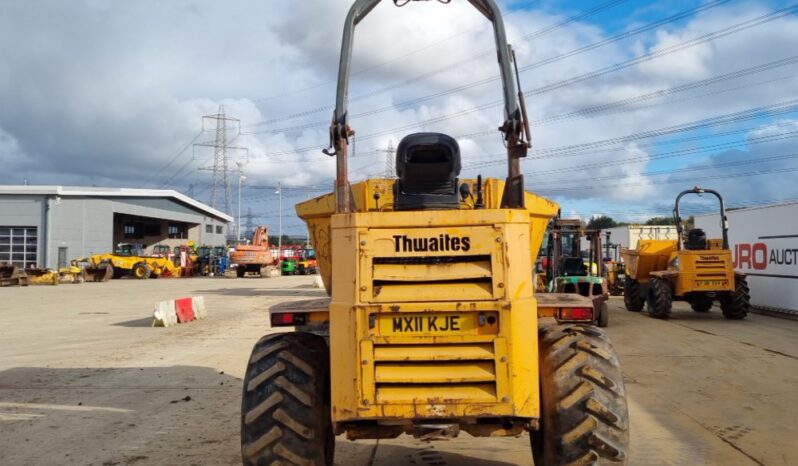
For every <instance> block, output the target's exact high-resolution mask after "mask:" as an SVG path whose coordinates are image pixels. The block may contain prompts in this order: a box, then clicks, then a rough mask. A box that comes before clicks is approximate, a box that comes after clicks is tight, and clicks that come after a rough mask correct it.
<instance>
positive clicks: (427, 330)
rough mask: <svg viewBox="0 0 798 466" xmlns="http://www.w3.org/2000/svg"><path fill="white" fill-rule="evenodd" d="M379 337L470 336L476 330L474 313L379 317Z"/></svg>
mask: <svg viewBox="0 0 798 466" xmlns="http://www.w3.org/2000/svg"><path fill="white" fill-rule="evenodd" d="M378 322H379V330H380V334H381V335H449V334H463V333H466V334H470V333H474V332H475V330H476V329H477V316H476V314H475V313H471V312H469V313H463V314H454V313H443V312H440V313H437V312H436V313H426V314H410V315H407V314H406V315H402V316H396V315H386V316H379V317H378Z"/></svg>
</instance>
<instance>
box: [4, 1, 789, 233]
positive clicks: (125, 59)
mask: <svg viewBox="0 0 798 466" xmlns="http://www.w3.org/2000/svg"><path fill="white" fill-rule="evenodd" d="M500 3H501V4H502V7H503V10H504V12H505V21H506V23H507V29H508V35H509V40H510V42H512V44H513V45H514V47H515V49H516V51H517V54H518V62H519V66H520V67H521V70H522V72H521V79H522V82H523V89H524V91H525V92H526V94H527V103H528V106H529V116H530V120H532V132H533V139H534V149H533V151H532V153H531V154H530V157H529V159H528V160H526V161H524V162H523V164H522V169H523V172H524V173H525V174H526V179H527V188H528V189H529V190H532V191H536V192H538V193H541V194H543V195H545V196H547V197H550V198H553V199H555V200H557V201H558V202H559V203H560V204H561V206H562V208H563V211H564V212H565V213H567V214H574V215H581V216H583V217H589V216H591V215H596V214H608V215H611V216H613V217H615V218H616V219H625V220H639V219H645V218H647V217H649V216H652V215H667V214H669V211H670V209H671V204H672V199H673V198H674V197H675V194H676V193H678V192H679V191H681V190H682V189H686V188H689V187H692V186H694V185H696V184H700V185H702V186H706V187H714V188H716V189H718V190H720V191H721V192H723V193H724V195H725V196H726V198H727V201H728V202H729V203H730V204H731V205H738V206H739V205H754V204H762V203H769V202H775V201H779V200H784V199H793V198H798V183H795V182H793V181H792V180H793V179H794V178H795V175H796V174H798V145H796V136H798V76H796V72H798V16H796V14H798V6H796V4H795V3H790V2H787V1H776V0H760V1H742V0H702V1H695V0H680V1H667V0H666V1H662V0H660V1H650V2H643V1H634V0H614V1H610V0H606V1H602V0H595V1H591V2H585V1H576V0H537V1H529V0H526V1H511V0H504V1H500ZM349 4H350V2H349V1H342V0H335V1H333V0H303V1H301V2H298V1H295V0H260V1H249V0H235V1H229V2H218V1H211V0H207V1H200V0H171V1H168V2H165V1H154V0H153V1H135V2H134V1H126V2H122V1H111V0H102V1H101V0H70V1H69V2H65V1H62V0H51V1H47V0H0V162H2V167H3V169H2V170H1V171H0V183H3V184H22V183H23V182H24V181H25V180H27V182H28V183H30V184H60V185H89V186H91V185H96V186H123V187H145V188H172V189H176V190H179V191H181V192H184V193H193V195H194V196H195V197H196V198H197V199H199V200H202V201H205V202H208V201H209V198H210V194H211V179H212V178H211V172H210V171H207V170H202V169H203V168H208V167H210V166H212V162H213V149H212V148H208V147H204V146H196V147H195V146H194V145H193V143H205V142H209V143H212V142H213V141H214V138H215V136H216V134H215V126H214V121H213V120H208V119H206V120H205V121H204V122H203V118H202V117H203V116H204V115H211V114H216V113H217V112H218V111H219V108H220V106H221V105H223V106H224V111H225V114H226V115H227V116H228V117H230V118H235V119H238V120H240V123H236V122H233V121H231V122H230V123H229V127H228V132H227V135H228V141H229V144H230V145H232V146H237V147H245V148H247V150H246V151H245V150H231V151H230V156H231V157H230V165H231V168H234V169H235V168H236V167H237V165H236V162H238V163H239V164H240V165H241V170H242V172H243V173H244V175H245V176H246V177H247V181H246V182H245V183H244V187H243V190H242V193H241V196H242V207H243V210H244V212H246V211H248V210H250V209H251V211H252V213H253V214H254V215H258V216H260V217H259V218H256V219H254V221H255V222H256V223H264V224H266V225H269V226H270V227H271V229H272V231H276V229H277V209H278V206H277V202H278V198H279V196H277V195H276V194H275V189H274V186H276V185H277V183H278V182H279V183H282V185H283V186H285V189H284V190H283V205H284V208H285V211H286V214H285V217H284V222H283V224H284V232H285V233H290V234H297V233H301V232H302V225H301V223H300V222H299V220H298V219H296V218H295V217H293V215H292V206H293V204H294V203H296V202H297V201H300V200H302V199H305V198H307V197H308V196H315V195H318V194H321V193H322V192H323V191H320V190H325V189H327V188H329V187H330V186H331V184H332V181H331V180H332V176H333V173H334V168H333V167H334V163H333V159H331V158H329V157H327V156H325V155H323V154H322V153H321V152H320V150H321V149H322V148H323V147H324V146H325V145H326V143H327V139H328V136H327V127H328V124H329V120H330V115H331V112H332V104H333V101H334V97H335V96H334V87H335V84H334V79H335V77H336V73H337V62H338V54H339V47H340V35H341V29H342V25H343V20H344V16H345V15H346V11H347V9H348V7H349ZM354 54H355V58H354V61H353V70H354V71H355V72H354V73H353V76H352V83H351V90H350V97H351V100H352V101H351V105H350V115H351V124H352V126H353V127H354V129H355V130H356V132H357V137H356V154H355V156H354V158H353V159H352V160H351V162H350V167H351V170H352V177H353V178H355V179H362V178H364V177H369V176H382V174H383V173H384V172H385V153H384V152H383V151H382V149H385V148H386V147H388V145H389V144H394V145H396V144H398V142H399V140H401V138H402V137H403V136H405V135H406V134H408V133H412V132H416V131H439V132H444V133H448V134H451V135H453V136H455V137H457V139H458V141H459V143H460V146H461V149H462V152H463V159H464V160H463V165H464V169H463V174H462V176H469V177H470V176H475V175H477V174H482V175H484V176H503V175H504V173H505V170H506V169H505V166H504V159H503V153H502V149H503V147H502V144H501V140H500V138H499V136H498V132H497V131H495V129H496V128H497V127H498V125H499V124H500V123H501V120H502V108H501V104H500V102H499V101H500V99H501V86H500V83H499V81H498V79H497V78H498V75H497V71H498V68H497V66H496V62H495V58H494V57H495V55H494V52H493V43H492V36H491V29H490V25H489V23H487V22H486V20H485V19H484V18H483V17H481V16H480V15H479V14H478V13H477V12H476V10H474V9H473V8H472V7H471V6H470V5H469V4H468V3H467V2H466V1H465V0H453V1H452V2H451V3H450V4H449V5H443V4H440V3H438V2H435V1H430V2H411V3H410V4H409V5H407V6H405V7H404V8H401V9H398V8H397V7H396V6H394V5H393V2H392V1H390V0H385V1H383V3H382V4H381V5H380V6H378V7H377V8H376V9H375V10H374V12H373V13H372V14H371V15H370V16H369V17H368V18H367V19H366V20H365V21H364V22H363V23H362V24H361V26H360V27H359V28H358V30H357V34H356V37H355V51H354ZM231 180H232V181H231V184H232V185H233V210H234V213H235V211H236V210H237V205H236V199H237V194H238V193H237V174H233V175H231ZM223 198H224V196H223V195H221V194H220V195H219V199H220V200H221V201H222V202H220V203H219V205H218V206H219V207H221V208H222V209H224V203H223ZM694 208H695V209H696V211H698V210H700V209H702V207H701V206H700V205H696V206H695V207H694Z"/></svg>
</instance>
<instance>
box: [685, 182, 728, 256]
mask: <svg viewBox="0 0 798 466" xmlns="http://www.w3.org/2000/svg"><path fill="white" fill-rule="evenodd" d="M704 193H709V194H712V195H714V196H715V197H717V198H718V202H720V228H721V231H722V232H723V249H729V221H728V219H727V218H726V207H725V206H724V204H723V197H722V196H721V195H720V193H719V192H717V191H715V190H714V189H705V188H699V187H698V186H696V187H695V188H693V189H687V190H684V191H682V192H680V193H679V195H678V196H676V206H675V207H674V208H673V217H674V219H675V220H676V233H677V235H678V240H677V241H676V244H677V245H678V248H679V249H682V247H683V245H682V240H683V239H682V233H683V232H684V228H683V227H682V214H681V213H680V211H679V204H680V202H681V200H682V198H683V197H684V196H686V195H687V194H698V195H699V196H700V195H701V194H704Z"/></svg>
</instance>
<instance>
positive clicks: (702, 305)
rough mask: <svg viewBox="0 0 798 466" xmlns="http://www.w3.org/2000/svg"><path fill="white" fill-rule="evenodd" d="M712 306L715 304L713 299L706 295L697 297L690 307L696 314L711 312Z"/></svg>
mask: <svg viewBox="0 0 798 466" xmlns="http://www.w3.org/2000/svg"><path fill="white" fill-rule="evenodd" d="M712 304H714V301H713V299H712V298H710V297H709V296H705V295H699V296H695V297H693V298H692V300H691V301H690V307H692V308H693V310H694V311H695V312H709V310H710V309H712Z"/></svg>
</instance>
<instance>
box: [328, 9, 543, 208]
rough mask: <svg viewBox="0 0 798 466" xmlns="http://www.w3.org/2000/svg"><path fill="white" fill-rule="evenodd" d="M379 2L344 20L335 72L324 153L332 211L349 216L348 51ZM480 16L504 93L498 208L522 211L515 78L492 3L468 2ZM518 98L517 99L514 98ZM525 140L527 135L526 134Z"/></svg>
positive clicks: (522, 149)
mask: <svg viewBox="0 0 798 466" xmlns="http://www.w3.org/2000/svg"><path fill="white" fill-rule="evenodd" d="M381 1H382V0H356V1H355V3H354V4H353V5H352V8H350V10H349V14H348V15H347V16H346V22H345V24H344V33H343V40H342V44H341V59H340V63H339V68H338V88H337V95H336V100H335V111H334V112H333V119H332V124H331V125H330V148H329V149H326V150H324V153H325V154H327V155H330V156H336V159H337V160H336V181H335V195H336V211H337V212H339V213H340V212H349V211H350V210H351V208H352V205H351V202H352V200H351V194H350V188H349V180H348V173H347V154H348V145H349V137H350V136H353V135H354V131H353V130H352V128H350V127H349V121H348V101H349V76H350V73H351V65H352V48H353V44H354V31H355V26H357V25H358V24H360V22H361V21H363V19H364V18H365V17H366V16H367V15H368V14H369V13H371V11H372V10H373V9H374V8H375V7H376V6H377V5H378V4H379V3H380V2H381ZM468 2H469V3H470V4H471V5H473V6H474V7H475V8H476V9H477V10H478V11H479V12H480V13H482V14H483V15H484V16H485V17H486V18H487V19H488V20H490V21H491V23H492V24H493V32H494V38H495V41H496V51H497V57H498V61H499V68H500V71H501V78H502V86H503V90H504V124H503V125H502V126H501V127H500V128H499V130H500V131H501V132H502V133H504V139H505V141H506V144H507V156H508V162H509V167H508V177H507V183H506V185H505V191H504V196H503V198H502V207H506V208H523V206H524V205H523V201H524V189H523V177H522V175H521V173H520V171H521V170H520V163H519V161H520V158H523V157H526V155H527V149H528V147H529V143H528V142H527V141H524V140H523V138H522V134H523V132H524V120H525V117H524V115H523V112H522V109H521V107H520V106H519V99H521V98H522V97H521V96H520V94H517V89H516V82H515V80H514V79H515V76H513V67H512V61H511V59H512V58H511V49H510V47H509V45H508V44H507V36H506V33H505V29H504V20H503V19H502V16H501V11H500V9H499V7H498V5H497V4H496V2H495V0H468ZM517 96H518V97H517ZM527 136H528V134H527Z"/></svg>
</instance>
